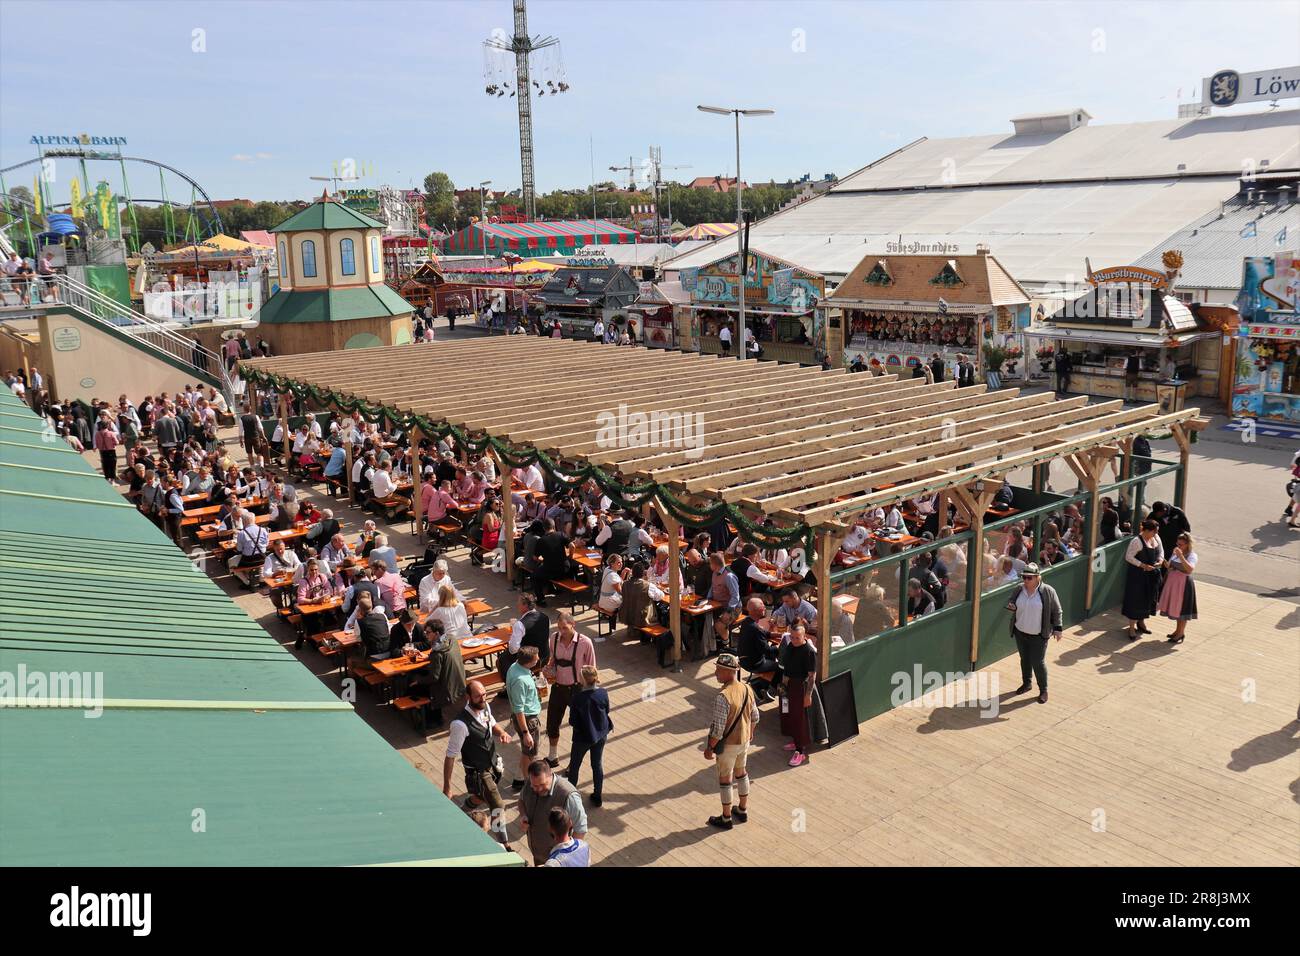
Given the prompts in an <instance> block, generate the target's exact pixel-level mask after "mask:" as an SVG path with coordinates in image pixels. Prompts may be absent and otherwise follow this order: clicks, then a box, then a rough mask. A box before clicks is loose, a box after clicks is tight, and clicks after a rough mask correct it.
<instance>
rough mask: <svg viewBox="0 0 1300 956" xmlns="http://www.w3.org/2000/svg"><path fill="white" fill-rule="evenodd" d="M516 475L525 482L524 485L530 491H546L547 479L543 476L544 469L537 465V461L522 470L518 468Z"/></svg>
mask: <svg viewBox="0 0 1300 956" xmlns="http://www.w3.org/2000/svg"><path fill="white" fill-rule="evenodd" d="M516 477H517V478H518V479H519V480H520V481H522V482H523V483H524V487H525V488H527V489H528V490H529V491H545V490H546V479H545V478H544V477H543V476H542V469H540V468H538V467H537V462H533V463H532V464H531V465H529V466H528V467H527V468H524V469H523V470H522V472H521V471H520V470H519V469H516Z"/></svg>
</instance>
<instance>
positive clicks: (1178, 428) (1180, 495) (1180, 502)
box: [1169, 422, 1192, 508]
mask: <svg viewBox="0 0 1300 956" xmlns="http://www.w3.org/2000/svg"><path fill="white" fill-rule="evenodd" d="M1169 430H1170V431H1171V432H1172V433H1173V436H1174V441H1176V442H1177V443H1178V474H1177V475H1176V476H1175V478H1174V507H1176V508H1183V507H1186V501H1187V466H1188V465H1189V464H1191V460H1192V446H1191V444H1190V442H1189V441H1188V437H1187V432H1186V431H1184V429H1183V424H1182V422H1174V423H1173V424H1172V425H1170V426H1169Z"/></svg>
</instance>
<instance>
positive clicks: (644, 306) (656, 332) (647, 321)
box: [627, 282, 691, 349]
mask: <svg viewBox="0 0 1300 956" xmlns="http://www.w3.org/2000/svg"><path fill="white" fill-rule="evenodd" d="M639 288H640V295H639V296H638V297H637V300H636V301H635V302H633V303H632V304H631V305H630V306H628V310H627V311H628V318H629V319H630V320H631V321H632V322H634V323H635V324H636V327H637V329H638V330H639V333H640V339H641V342H642V343H643V344H644V345H645V346H646V347H647V348H652V349H671V348H676V347H677V322H678V316H679V313H681V312H685V311H687V310H686V306H688V305H689V304H690V301H691V299H690V296H689V295H687V294H686V292H685V291H684V290H683V289H682V284H681V283H680V282H642V283H640V285H639Z"/></svg>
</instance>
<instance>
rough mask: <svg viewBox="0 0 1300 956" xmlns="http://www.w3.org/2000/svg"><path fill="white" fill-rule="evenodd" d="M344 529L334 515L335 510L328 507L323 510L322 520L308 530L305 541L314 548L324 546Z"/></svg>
mask: <svg viewBox="0 0 1300 956" xmlns="http://www.w3.org/2000/svg"><path fill="white" fill-rule="evenodd" d="M342 530H343V527H342V525H340V524H339V523H338V519H337V518H335V517H334V512H333V511H331V510H330V509H329V508H326V509H325V510H324V511H322V512H321V519H320V521H318V522H317V523H316V524H315V525H314V526H313V527H311V528H309V529H308V530H307V537H306V539H305V541H306V543H307V544H309V545H310V546H312V547H313V548H323V547H325V545H327V544H328V543H329V542H330V540H331V539H332V538H333V537H334V536H335V535H336V534H338V533H339V532H340V531H342Z"/></svg>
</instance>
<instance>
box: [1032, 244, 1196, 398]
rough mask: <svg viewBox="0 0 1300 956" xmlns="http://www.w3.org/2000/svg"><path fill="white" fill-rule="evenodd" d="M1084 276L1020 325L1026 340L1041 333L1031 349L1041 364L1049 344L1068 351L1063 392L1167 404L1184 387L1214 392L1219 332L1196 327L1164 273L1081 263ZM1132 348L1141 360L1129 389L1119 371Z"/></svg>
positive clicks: (1191, 392) (1190, 390)
mask: <svg viewBox="0 0 1300 956" xmlns="http://www.w3.org/2000/svg"><path fill="white" fill-rule="evenodd" d="M1179 264H1181V263H1179ZM1176 271H1177V266H1174V267H1173V269H1172V270H1171V273H1176ZM1087 280H1088V284H1089V286H1090V288H1089V289H1088V290H1087V291H1086V292H1085V293H1084V294H1083V295H1081V296H1078V297H1076V298H1074V299H1073V300H1071V301H1068V302H1066V303H1065V305H1064V306H1062V307H1061V309H1060V310H1058V311H1057V312H1056V313H1054V314H1053V315H1052V316H1050V318H1048V319H1046V320H1043V321H1040V322H1036V323H1034V324H1033V325H1031V326H1030V327H1029V328H1028V329H1026V330H1025V335H1026V337H1027V338H1029V339H1030V340H1031V341H1034V340H1039V341H1044V345H1045V346H1046V347H1043V346H1040V347H1039V348H1038V349H1036V350H1035V352H1036V353H1039V354H1040V361H1041V362H1042V363H1043V364H1044V365H1046V363H1047V362H1048V361H1049V356H1048V351H1049V350H1053V351H1059V350H1060V349H1064V350H1065V351H1066V352H1068V353H1069V355H1070V361H1071V374H1070V391H1071V392H1076V393H1080V394H1084V395H1096V396H1098V397H1102V398H1124V397H1127V398H1129V399H1130V400H1136V401H1140V402H1155V401H1159V402H1161V404H1162V405H1164V406H1166V407H1173V408H1177V407H1181V403H1182V402H1183V401H1185V399H1186V397H1187V396H1188V395H1194V396H1195V395H1209V396H1213V395H1215V394H1216V393H1217V391H1218V361H1219V360H1218V352H1219V333H1217V332H1214V331H1210V330H1209V329H1206V328H1202V327H1201V325H1200V324H1199V323H1198V322H1197V320H1196V317H1195V316H1194V315H1193V314H1192V311H1191V310H1190V309H1189V308H1188V307H1187V306H1185V305H1183V303H1181V302H1179V301H1178V299H1176V298H1175V297H1174V296H1173V295H1172V294H1171V293H1170V292H1169V289H1168V286H1169V275H1168V274H1165V273H1160V272H1156V271H1155V270H1153V269H1144V268H1140V267H1137V266H1117V267H1114V268H1108V269H1099V270H1097V271H1095V272H1094V271H1089V272H1088V276H1087ZM1135 352H1136V353H1137V354H1138V356H1139V358H1140V364H1141V369H1140V371H1139V373H1138V383H1137V388H1136V391H1134V389H1132V388H1129V387H1127V385H1126V374H1125V369H1126V367H1127V363H1128V360H1129V357H1130V356H1131V355H1133V354H1134V353H1135ZM1202 352H1205V353H1208V354H1205V355H1202V354H1201V353H1202Z"/></svg>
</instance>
